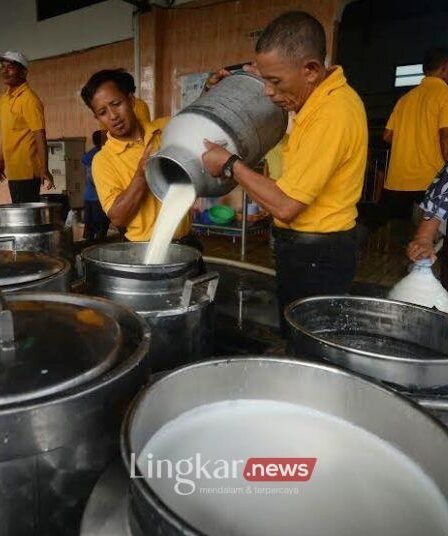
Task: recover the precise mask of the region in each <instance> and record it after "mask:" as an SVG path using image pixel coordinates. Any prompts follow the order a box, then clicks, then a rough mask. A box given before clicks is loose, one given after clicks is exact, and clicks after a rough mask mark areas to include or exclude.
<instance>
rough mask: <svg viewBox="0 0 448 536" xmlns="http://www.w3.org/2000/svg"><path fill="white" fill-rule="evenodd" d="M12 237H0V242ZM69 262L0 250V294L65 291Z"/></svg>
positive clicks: (39, 254)
mask: <svg viewBox="0 0 448 536" xmlns="http://www.w3.org/2000/svg"><path fill="white" fill-rule="evenodd" d="M5 240H6V241H11V242H12V244H13V246H15V240H14V239H12V240H10V239H9V238H6V239H2V238H0V243H3V242H4V241H5ZM69 280H70V264H69V263H68V262H67V261H66V260H64V259H62V258H56V257H50V256H48V255H44V254H42V253H35V252H33V251H16V250H15V249H12V250H11V251H4V250H0V290H1V292H2V293H10V292H18V291H21V292H26V291H42V292H44V291H47V292H67V291H68V289H69Z"/></svg>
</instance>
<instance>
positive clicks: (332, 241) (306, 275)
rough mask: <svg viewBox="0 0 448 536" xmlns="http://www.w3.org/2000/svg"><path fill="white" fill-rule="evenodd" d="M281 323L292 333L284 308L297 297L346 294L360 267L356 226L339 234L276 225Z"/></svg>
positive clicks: (276, 258)
mask: <svg viewBox="0 0 448 536" xmlns="http://www.w3.org/2000/svg"><path fill="white" fill-rule="evenodd" d="M273 234H274V239H275V262H276V270H277V299H278V304H279V313H280V326H281V328H282V332H283V334H284V335H286V334H287V333H288V330H287V326H286V322H285V320H284V314H283V311H284V309H285V307H286V306H287V305H288V304H289V303H291V302H292V301H294V300H298V299H300V298H306V297H308V296H317V295H324V294H346V293H347V292H348V290H349V287H350V284H351V282H352V280H353V277H354V275H355V270H356V245H357V240H356V236H357V232H356V229H352V230H350V231H341V232H337V233H299V232H296V231H290V230H287V229H280V228H278V227H275V228H274V231H273Z"/></svg>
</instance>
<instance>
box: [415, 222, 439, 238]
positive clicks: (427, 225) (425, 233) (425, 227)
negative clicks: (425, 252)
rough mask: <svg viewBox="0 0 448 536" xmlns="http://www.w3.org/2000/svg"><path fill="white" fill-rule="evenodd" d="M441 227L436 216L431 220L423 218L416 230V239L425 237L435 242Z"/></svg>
mask: <svg viewBox="0 0 448 536" xmlns="http://www.w3.org/2000/svg"><path fill="white" fill-rule="evenodd" d="M439 227H440V220H439V219H438V218H436V217H433V218H431V219H430V220H422V221H421V223H420V225H419V226H418V228H417V230H416V232H415V236H414V240H420V239H425V240H428V241H431V242H434V240H435V239H436V238H437V232H438V230H439Z"/></svg>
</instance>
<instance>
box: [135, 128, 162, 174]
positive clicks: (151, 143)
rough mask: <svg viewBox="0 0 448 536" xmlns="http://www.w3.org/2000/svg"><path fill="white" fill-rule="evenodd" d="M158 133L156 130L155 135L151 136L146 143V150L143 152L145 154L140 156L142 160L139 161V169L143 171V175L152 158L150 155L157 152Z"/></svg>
mask: <svg viewBox="0 0 448 536" xmlns="http://www.w3.org/2000/svg"><path fill="white" fill-rule="evenodd" d="M156 134H158V132H155V133H154V135H153V136H151V139H150V140H149V142H148V144H147V145H146V147H145V151H144V152H143V155H142V157H141V158H140V162H139V163H138V168H137V171H139V172H140V173H143V175H145V168H146V164H147V163H148V160H149V159H150V157H151V156H152V155H153V154H155V153H156V152H157V151H156V149H155V146H156V144H155V139H156Z"/></svg>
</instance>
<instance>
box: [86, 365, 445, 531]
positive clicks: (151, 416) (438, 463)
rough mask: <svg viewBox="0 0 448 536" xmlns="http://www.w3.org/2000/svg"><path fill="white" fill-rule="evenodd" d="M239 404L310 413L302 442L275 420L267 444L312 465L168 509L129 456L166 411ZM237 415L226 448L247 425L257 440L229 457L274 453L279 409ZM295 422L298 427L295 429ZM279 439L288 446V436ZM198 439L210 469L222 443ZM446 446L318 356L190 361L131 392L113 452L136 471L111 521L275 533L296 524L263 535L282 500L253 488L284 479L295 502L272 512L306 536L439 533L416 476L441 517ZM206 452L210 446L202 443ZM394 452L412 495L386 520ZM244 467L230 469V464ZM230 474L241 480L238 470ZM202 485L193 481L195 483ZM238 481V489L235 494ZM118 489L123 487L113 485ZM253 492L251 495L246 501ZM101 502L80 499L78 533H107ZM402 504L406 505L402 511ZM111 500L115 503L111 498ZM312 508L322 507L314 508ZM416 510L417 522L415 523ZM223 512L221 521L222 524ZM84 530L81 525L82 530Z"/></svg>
mask: <svg viewBox="0 0 448 536" xmlns="http://www.w3.org/2000/svg"><path fill="white" fill-rule="evenodd" d="M173 393H175V396H173ZM242 400H243V401H252V402H254V403H258V402H260V401H267V402H273V403H274V402H275V403H277V402H280V403H285V402H286V403H288V404H290V405H292V406H288V407H289V408H292V407H296V408H300V410H301V411H304V412H305V413H304V414H307V415H309V413H312V414H313V416H314V417H313V419H312V420H310V421H309V422H310V426H311V427H312V428H313V432H312V433H309V434H306V433H305V432H304V435H303V437H302V440H301V441H299V442H298V443H297V442H296V441H295V440H292V439H288V437H290V436H291V435H292V434H293V433H294V434H296V433H299V432H300V431H299V430H298V429H296V430H291V429H290V428H286V429H285V430H283V432H282V433H283V434H286V435H285V439H284V441H285V442H280V443H279V444H278V445H277V448H278V446H281V447H282V448H283V449H286V450H285V452H286V451H287V452H288V455H289V456H290V457H302V456H303V457H309V456H314V455H315V454H316V453H317V450H318V451H319V454H318V458H317V464H316V469H315V472H314V473H313V476H312V478H311V479H310V481H309V482H302V483H295V484H291V482H289V483H287V482H285V481H283V482H282V483H270V482H268V481H266V480H264V481H262V482H255V483H254V482H253V481H246V483H245V484H246V485H247V487H251V486H253V487H252V488H251V489H252V491H251V493H250V494H246V493H245V492H244V491H243V492H242V493H241V494H240V493H238V494H237V497H235V495H233V496H232V493H231V492H230V491H229V492H228V493H227V494H226V493H224V492H223V493H221V494H218V496H217V497H216V500H217V501H218V503H219V509H218V510H216V509H215V510H214V511H213V512H214V513H213V514H212V513H211V511H210V512H207V505H209V502H208V499H207V497H210V496H211V495H212V494H211V493H210V494H208V493H205V492H204V493H202V492H201V493H199V491H198V490H196V491H197V495H194V494H192V495H188V496H182V497H181V499H182V502H181V501H179V502H177V506H173V504H174V503H172V502H171V496H167V495H163V496H162V495H160V493H159V492H158V491H156V490H158V489H161V488H160V487H158V486H156V480H155V479H156V478H157V477H156V476H155V474H156V473H153V475H154V476H153V479H154V480H151V479H147V478H142V477H143V474H142V472H141V471H140V469H139V467H141V466H139V465H138V464H137V465H135V463H134V462H135V459H138V458H139V456H140V455H141V453H142V452H143V451H144V449H145V446H146V445H147V442H148V440H151V439H152V438H153V437H154V436H155V434H157V433H159V432H160V430H161V429H162V428H163V427H164V426H165V425H167V423H170V430H173V429H175V427H176V425H177V423H180V421H179V420H176V419H181V417H182V416H183V415H185V413H186V412H189V411H190V410H195V411H199V408H205V407H211V406H210V405H211V404H215V403H219V402H224V401H225V402H226V404H230V407H233V405H235V404H237V403H238V401H242ZM229 411H230V410H229ZM291 411H292V410H291ZM314 412H316V413H314ZM240 418H241V417H240V413H238V411H237V410H236V409H235V410H234V417H233V422H234V426H235V430H238V432H235V433H233V434H230V436H229V439H228V445H230V446H231V445H232V444H234V443H236V444H237V445H239V442H240V441H241V439H242V438H244V440H246V439H249V438H251V437H252V434H254V432H255V433H256V436H257V445H258V446H257V447H255V449H252V450H251V451H250V452H245V453H244V454H241V453H240V451H239V452H238V456H241V457H244V456H247V455H249V456H250V457H251V456H254V457H256V458H258V457H261V458H263V457H265V453H266V452H269V454H268V457H269V458H272V457H274V458H276V452H278V451H275V452H271V451H270V450H269V445H270V444H275V439H276V438H277V436H276V435H275V434H274V436H272V433H273V428H275V426H274V425H275V424H276V423H277V422H282V420H281V419H282V417H281V416H278V418H277V419H275V421H272V422H271V421H269V420H268V419H267V417H265V419H264V421H261V422H262V423H261V424H260V425H257V426H256V427H251V426H249V428H250V429H242V428H241V426H240V427H239V428H238V423H239V419H240ZM254 419H255V417H254ZM334 419H336V420H334ZM279 420H280V421H279ZM254 422H258V421H254ZM335 423H338V426H339V425H341V426H342V425H344V428H340V429H338V431H337V432H336V431H335V429H334V428H332V426H333V425H334V424H335ZM345 425H347V428H345ZM195 426H196V428H195V434H201V435H200V437H202V435H203V434H204V433H205V431H204V430H201V428H200V427H199V425H198V424H197V423H196V425H195ZM285 426H286V424H285ZM297 426H299V425H297ZM300 426H301V425H300ZM300 426H299V428H300ZM163 429H164V430H167V429H165V428H163ZM305 429H306V426H304V430H305ZM183 430H184V432H185V434H188V430H189V428H188V427H185V428H183ZM216 433H218V432H217V430H215V429H213V427H212V428H211V429H210V430H209V436H208V437H209V441H212V440H213V438H214V435H215V434H216ZM288 434H289V435H288ZM346 434H347V435H346ZM181 435H182V434H181ZM181 435H179V436H178V439H179V444H180V445H188V446H185V451H186V453H187V454H186V456H190V454H191V452H193V451H194V452H196V453H202V452H203V450H204V448H205V445H204V444H200V445H195V444H194V439H192V438H191V437H189V439H188V441H187V440H186V435H185V441H182V439H181V438H180V437H181ZM314 436H316V437H318V438H320V437H321V436H322V437H325V438H326V439H325V441H321V440H320V439H316V440H313V437H314ZM294 437H295V435H294ZM366 438H369V441H370V440H372V441H379V443H378V445H381V455H379V454H378V453H377V454H374V453H373V451H372V453H371V454H369V452H370V448H365V447H366V445H365V444H364V441H365V440H366ZM289 441H293V442H292V443H291V444H289V443H288V442H289ZM311 443H313V444H314V447H313V449H311V450H310V447H309V444H311ZM209 445H212V447H211V448H213V449H215V451H216V456H214V457H213V456H212V457H210V458H211V459H212V461H211V462H210V463H209V464H208V465H207V469H208V470H209V472H212V467H213V459H214V458H219V459H221V458H222V447H223V446H224V447H225V448H227V447H226V442H224V444H223V443H222V441H220V440H218V442H216V443H215V444H214V443H209ZM213 445H215V446H213ZM172 447H173V445H172V444H166V449H167V450H166V451H164V458H167V459H169V460H170V461H171V462H172V463H173V464H174V463H175V462H176V461H177V458H175V457H174V459H171V457H170V455H169V454H168V452H171V451H172ZM176 448H177V445H176ZM196 449H197V450H196ZM315 449H316V450H315ZM397 449H398V450H397ZM447 449H448V435H447V431H446V430H445V428H444V427H442V426H440V424H439V423H438V422H437V421H436V420H435V419H433V418H432V417H430V416H429V415H427V414H426V413H425V412H424V411H422V410H421V409H420V408H419V407H418V406H417V405H415V404H412V403H411V402H410V401H409V400H408V399H406V398H405V397H402V396H400V395H399V394H397V393H396V392H394V391H392V390H389V389H386V388H384V387H382V386H379V385H377V384H376V383H373V382H370V381H368V380H366V379H364V378H362V377H359V376H356V375H353V374H352V373H349V372H345V371H343V370H342V369H337V368H333V367H330V366H327V365H324V364H319V363H310V362H304V361H297V360H289V359H274V358H238V359H227V360H219V361H208V362H203V363H199V364H195V365H190V366H187V367H184V368H181V369H178V370H177V371H175V372H172V373H171V374H169V375H167V376H165V377H164V378H162V379H161V380H159V381H158V382H157V383H155V384H153V385H152V386H151V387H150V388H149V389H146V390H144V391H142V392H141V393H140V395H139V396H138V398H137V399H136V401H135V404H134V405H133V407H132V410H131V411H130V412H129V413H128V415H127V417H126V420H125V422H124V426H123V433H122V456H123V460H124V462H125V465H126V468H127V474H128V475H131V474H133V475H135V476H136V478H132V479H130V481H129V482H130V495H129V506H128V514H127V515H128V519H127V522H123V520H120V521H121V527H123V526H125V527H127V529H128V530H129V533H130V534H132V535H135V536H137V535H138V536H140V535H142V534H160V535H164V536H165V535H169V536H172V535H177V534H179V535H180V534H182V535H186V534H188V535H202V536H203V535H204V534H209V535H212V534H213V536H221V535H222V534H226V535H227V534H235V535H237V536H243V535H244V536H249V534H250V535H251V534H254V533H253V532H250V533H249V532H247V531H246V532H245V531H244V530H243V529H242V528H241V527H242V526H245V522H246V521H247V519H248V518H250V519H255V520H257V519H259V520H261V521H260V523H259V528H258V529H257V530H258V531H257V532H256V534H257V535H258V536H263V535H264V534H269V535H271V534H273V533H275V534H278V535H279V536H281V535H288V536H289V535H290V534H293V533H296V532H297V530H298V525H297V520H295V521H294V523H293V524H288V523H287V522H285V523H282V526H281V527H280V526H279V527H277V529H275V530H274V531H272V530H271V529H272V527H270V528H269V523H270V521H269V518H270V516H271V514H272V513H273V509H274V505H277V506H278V505H280V507H281V505H282V504H283V501H284V500H285V498H284V494H281V495H280V496H278V495H277V501H278V502H276V498H275V494H274V493H273V492H272V491H271V493H270V494H269V495H270V496H269V501H263V500H262V499H261V497H262V495H263V493H261V492H257V491H256V490H257V489H261V490H263V489H267V488H269V489H271V490H272V489H273V488H276V487H278V486H280V487H281V488H284V487H287V486H288V485H289V486H290V487H291V486H292V487H294V485H295V486H297V487H298V488H299V496H298V497H297V501H296V502H295V507H293V508H288V509H287V510H285V509H284V508H283V510H282V511H283V515H284V516H285V517H286V520H288V519H290V518H295V514H296V513H297V512H296V510H297V511H298V512H299V517H300V523H299V524H300V530H303V533H304V534H307V536H315V535H318V536H324V535H326V534H331V535H332V536H339V535H341V536H342V535H343V536H346V535H347V534H363V535H364V536H368V535H373V534H375V535H376V534H382V535H383V536H396V535H397V534H406V535H407V536H420V535H421V534H431V535H432V536H435V534H440V535H444V534H445V531H446V519H443V520H442V518H441V519H440V524H439V525H438V528H437V529H435V528H434V527H430V526H429V525H431V524H432V523H433V521H434V522H435V521H436V519H435V517H433V516H432V515H429V516H427V514H428V511H426V512H425V510H426V508H429V509H431V508H432V507H431V504H432V503H431V501H425V506H424V507H423V503H422V502H421V501H422V499H423V497H428V495H427V491H428V489H429V488H427V487H426V481H425V479H426V477H429V478H430V479H431V481H432V483H433V484H435V486H436V487H437V488H438V490H439V491H440V493H441V494H442V495H441V496H440V499H441V502H440V505H441V509H442V511H443V514H442V517H443V518H444V517H445V514H446V511H447V508H448V466H447V464H446V463H445V459H446V453H447ZM174 450H175V449H174ZM190 451H191V452H190ZM206 452H210V451H208V450H206ZM398 453H401V454H400V455H402V456H404V457H405V458H406V460H407V462H406V463H408V462H409V463H411V464H416V467H419V469H418V471H417V472H416V473H415V474H414V476H415V480H414V482H413V483H412V487H413V489H414V491H415V492H416V496H415V497H414V500H415V501H416V504H418V506H417V507H415V505H414V507H409V509H408V510H407V511H406V513H405V515H404V517H400V518H399V519H396V520H395V521H396V522H395V521H394V522H393V523H391V524H388V519H389V516H392V517H394V516H395V513H396V510H395V509H396V508H401V507H399V504H400V493H399V491H398V489H399V482H400V479H401V478H402V477H403V473H402V472H401V471H397V472H394V471H392V472H389V471H390V469H391V467H392V466H390V465H389V462H390V461H391V460H392V458H393V457H394V456H395V454H398ZM134 456H135V457H134ZM278 456H279V454H277V457H278ZM133 457H134V458H133ZM181 458H182V456H181ZM192 459H193V458H191V460H192ZM206 459H208V458H207V457H205V458H203V459H202V461H205V460H206ZM246 461H247V457H246ZM403 461H404V460H403ZM191 463H193V462H191ZM243 466H244V463H243ZM243 466H241V471H242V467H243ZM188 467H190V466H189V465H187V466H186V465H185V464H184V465H183V466H182V467H181V468H179V472H182V477H183V478H185V479H189V480H194V479H195V478H197V479H199V476H198V477H195V472H194V470H193V472H191V471H190V472H187V469H188ZM404 467H405V466H403V468H404ZM407 467H409V466H407ZM190 469H191V467H190ZM419 471H422V472H419ZM425 475H426V476H425ZM252 476H253V475H252ZM239 477H240V478H241V479H242V478H243V476H242V475H241V476H240V475H239ZM217 478H218V477H214V479H212V480H206V481H205V482H206V485H208V486H212V488H213V487H216V488H218V487H220V486H221V487H222V486H224V487H225V486H229V481H228V480H217ZM151 482H152V483H151ZM168 482H171V480H168ZM176 482H177V480H176V478H175V477H172V485H174V484H175V483H176ZM230 482H232V481H230ZM233 482H236V483H233V484H232V483H230V486H232V485H233V486H240V485H241V484H240V482H239V480H238V481H233ZM202 484H203V480H201V481H200V484H198V485H202ZM246 485H245V486H244V488H242V489H243V490H244V489H245V488H246ZM400 485H401V484H400ZM396 486H398V487H396ZM202 489H203V488H201V490H202ZM204 489H205V488H204ZM213 489H214V488H213ZM235 489H236V488H235ZM238 489H239V488H238ZM371 493H373V495H371ZM395 493H397V495H395ZM122 494H123V496H125V495H126V491H125V490H123V489H122ZM257 495H258V496H259V497H260V501H257ZM106 496H108V497H111V496H113V497H115V498H116V497H117V496H116V492H114V494H112V495H111V494H106ZM373 496H374V497H375V498H373ZM368 497H370V499H369V498H368ZM442 497H443V498H442ZM198 501H200V504H201V505H202V506H201V507H200V511H201V516H202V517H201V521H197V522H198V523H199V525H201V526H199V525H196V524H195V523H193V522H192V521H191V519H192V516H191V515H190V514H191V511H192V510H193V508H194V505H195V504H196V505H197V504H198ZM235 501H237V503H238V505H239V507H238V514H236V513H235ZM218 503H216V505H215V506H216V507H218V506H217V505H218ZM102 504H103V505H104V495H103V501H102V502H101V501H100V502H97V503H96V508H95V505H92V504H90V508H89V516H90V517H89V519H86V518H84V522H83V528H85V529H86V532H83V533H82V534H83V535H84V534H86V535H87V534H96V535H97V536H103V534H105V533H104V532H102V528H103V527H105V526H108V527H109V529H108V530H109V532H108V536H115V534H118V532H117V533H116V532H114V531H113V527H114V525H113V524H111V525H108V524H107V523H108V519H106V518H104V517H103V518H101V513H103V515H104V512H105V511H106V512H108V510H109V513H111V512H110V508H109V507H107V508H106V509H105V508H104V507H103V509H102V510H101V505H102ZM179 505H181V506H179ZM182 505H183V506H182ZM232 505H233V506H232ZM408 506H409V505H408V504H407V503H406V501H405V502H404V510H406V508H407V507H408ZM116 507H117V508H120V509H121V506H120V505H118V504H117V505H116ZM421 507H422V508H421ZM178 508H180V509H183V512H182V513H181V512H180V509H178ZM190 508H191V509H192V510H190ZM271 508H272V510H271V511H270V509H271ZM121 511H123V510H121ZM229 511H231V512H232V515H231V516H229V515H228V514H226V515H221V514H220V512H229ZM322 512H324V513H325V515H322ZM215 516H216V517H215ZM238 516H243V517H244V520H243V519H241V518H240V519H239V518H238ZM193 517H194V515H193ZM424 517H425V518H426V521H422V520H423V518H424ZM218 518H219V521H218ZM223 519H224V520H225V521H224V523H225V529H224V530H223V528H222V523H223ZM207 520H208V521H207ZM263 520H264V522H263ZM116 521H117V520H116V519H115V522H116ZM94 522H96V525H95V524H94ZM426 523H428V525H426ZM436 524H437V522H436ZM205 525H208V526H209V527H211V526H213V527H215V528H214V529H213V530H207V531H204V530H203V529H202V528H201V527H203V526H205ZM92 527H96V532H92ZM218 527H219V528H218ZM87 529H90V532H88V530H87Z"/></svg>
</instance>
